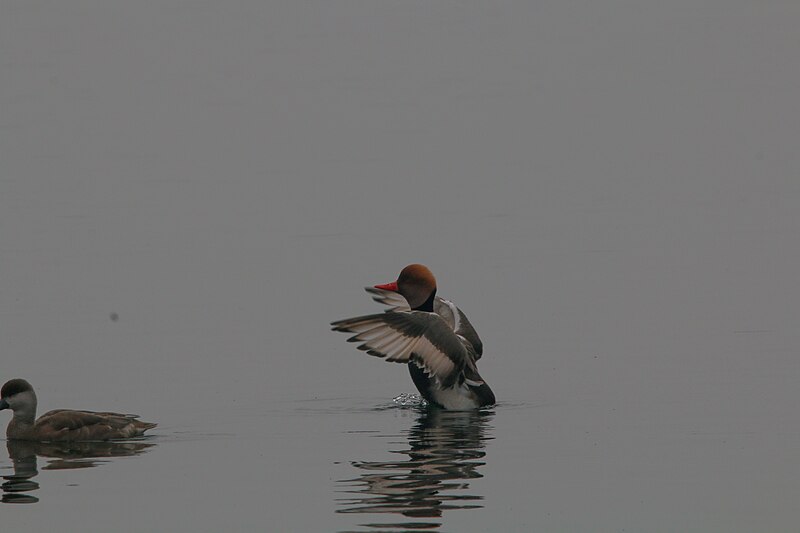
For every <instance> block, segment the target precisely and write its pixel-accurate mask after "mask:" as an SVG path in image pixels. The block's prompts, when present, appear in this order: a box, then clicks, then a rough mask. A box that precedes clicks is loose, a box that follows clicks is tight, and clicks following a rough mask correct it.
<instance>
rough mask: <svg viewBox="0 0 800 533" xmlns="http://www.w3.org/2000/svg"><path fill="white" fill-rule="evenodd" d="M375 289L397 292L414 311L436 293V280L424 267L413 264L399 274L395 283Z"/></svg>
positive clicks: (378, 286)
mask: <svg viewBox="0 0 800 533" xmlns="http://www.w3.org/2000/svg"><path fill="white" fill-rule="evenodd" d="M375 288H378V289H384V290H387V291H395V292H399V293H400V294H402V295H403V296H404V297H405V299H406V300H407V301H408V305H410V306H411V308H412V309H415V308H417V307H419V306H421V305H422V304H424V303H425V302H426V301H427V300H428V298H430V296H431V294H433V293H434V292H436V278H435V277H433V273H432V272H431V271H430V270H429V269H428V267H426V266H425V265H419V264H413V265H408V266H407V267H405V268H404V269H403V270H402V271H401V272H400V275H399V276H398V277H397V281H394V282H392V283H386V284H383V285H375Z"/></svg>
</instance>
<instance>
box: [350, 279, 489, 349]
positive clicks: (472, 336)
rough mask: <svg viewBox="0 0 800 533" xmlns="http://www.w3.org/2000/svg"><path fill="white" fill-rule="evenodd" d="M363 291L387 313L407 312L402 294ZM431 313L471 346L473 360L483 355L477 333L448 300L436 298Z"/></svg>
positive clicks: (384, 291)
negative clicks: (383, 307) (382, 306)
mask: <svg viewBox="0 0 800 533" xmlns="http://www.w3.org/2000/svg"><path fill="white" fill-rule="evenodd" d="M364 290H365V291H367V292H368V293H370V294H371V295H372V299H373V300H375V301H376V302H378V303H379V304H382V305H385V306H386V307H387V308H388V309H387V311H409V310H410V308H409V306H408V302H407V301H406V299H405V298H404V297H403V295H402V294H400V293H398V292H394V291H387V290H383V289H378V288H375V287H364ZM433 312H434V313H436V314H437V315H439V316H440V317H442V318H443V319H444V321H445V322H447V324H448V325H449V326H450V329H452V330H453V332H455V334H456V335H460V336H461V337H463V338H464V339H465V340H466V341H467V342H469V343H470V344H472V347H473V348H474V350H475V360H476V361H477V360H478V359H480V358H481V355H483V343H482V342H481V338H480V337H478V332H476V331H475V328H474V327H472V324H471V323H470V321H469V320H468V319H467V316H466V315H465V314H464V312H463V311H462V310H461V309H459V308H458V307H456V306H455V304H453V302H451V301H450V300H445V299H444V298H442V297H441V296H437V297H436V298H435V299H434V301H433Z"/></svg>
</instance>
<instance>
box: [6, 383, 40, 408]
mask: <svg viewBox="0 0 800 533" xmlns="http://www.w3.org/2000/svg"><path fill="white" fill-rule="evenodd" d="M31 400H32V401H33V402H34V407H35V402H36V395H35V393H34V392H33V387H32V386H31V384H30V383H28V382H27V381H25V380H24V379H20V378H14V379H11V380H9V381H6V383H5V385H3V388H2V389H0V411H2V410H3V409H9V408H10V409H16V407H17V405H18V404H29V403H31Z"/></svg>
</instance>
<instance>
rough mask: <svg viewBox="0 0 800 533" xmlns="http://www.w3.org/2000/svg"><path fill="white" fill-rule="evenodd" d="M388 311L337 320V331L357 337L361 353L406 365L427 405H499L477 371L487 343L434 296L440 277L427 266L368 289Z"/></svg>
mask: <svg viewBox="0 0 800 533" xmlns="http://www.w3.org/2000/svg"><path fill="white" fill-rule="evenodd" d="M367 291H369V292H370V293H372V294H373V298H374V300H375V301H377V302H380V303H382V304H385V305H387V306H389V309H388V310H387V312H385V313H380V314H377V315H366V316H359V317H355V318H347V319H344V320H337V321H336V322H333V323H332V324H331V325H332V326H333V329H334V330H335V331H346V332H350V333H355V335H354V336H352V337H350V338H349V339H347V340H348V341H350V342H361V343H362V344H361V345H360V346H359V347H358V348H359V350H366V352H367V353H368V354H370V355H374V356H376V357H385V358H386V360H387V361H394V362H398V363H408V370H409V372H410V373H411V379H412V380H414V385H416V386H417V389H419V392H420V393H421V394H422V396H424V397H425V399H426V400H428V402H430V403H432V404H434V405H437V406H439V407H444V408H445V409H454V410H468V409H475V408H477V407H482V406H486V405H492V404H494V403H495V397H494V393H493V392H492V389H490V388H489V385H487V384H486V382H485V381H483V378H482V377H481V375H480V374H479V373H478V367H477V366H476V362H477V361H478V359H480V358H481V355H482V353H483V344H482V343H481V340H480V338H479V337H478V334H477V333H476V332H475V329H474V328H473V327H472V324H470V322H469V320H467V317H466V316H465V315H464V313H463V312H462V311H461V310H460V309H459V308H458V307H456V306H455V305H453V303H452V302H450V301H448V300H445V299H443V298H440V297H438V296H436V278H434V277H433V274H432V273H431V271H430V270H428V268H427V267H426V266H424V265H417V264H414V265H408V266H407V267H405V268H404V269H403V270H402V272H400V276H399V277H398V278H397V281H394V282H392V283H387V284H385V285H375V287H368V288H367Z"/></svg>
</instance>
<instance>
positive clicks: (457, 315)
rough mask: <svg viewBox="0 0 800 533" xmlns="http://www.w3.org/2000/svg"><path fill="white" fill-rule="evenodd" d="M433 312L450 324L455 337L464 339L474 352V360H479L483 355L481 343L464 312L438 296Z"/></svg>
mask: <svg viewBox="0 0 800 533" xmlns="http://www.w3.org/2000/svg"><path fill="white" fill-rule="evenodd" d="M433 310H434V312H435V313H436V314H438V315H441V317H442V318H444V320H445V322H447V323H448V324H450V327H451V328H453V331H454V332H455V334H456V335H458V336H460V337H462V338H464V340H466V341H467V342H469V343H470V344H471V345H472V348H473V349H474V350H475V360H476V361H477V360H478V359H480V358H481V355H483V343H482V342H481V338H480V337H478V332H477V331H475V328H474V327H472V324H471V323H470V321H469V320H468V319H467V316H466V315H465V314H464V312H463V311H462V310H461V309H459V308H458V307H456V306H455V304H454V303H453V302H451V301H450V300H445V299H444V298H441V297H439V296H437V297H436V299H435V300H434V302H433Z"/></svg>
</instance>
